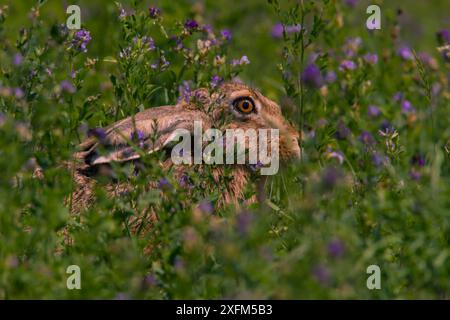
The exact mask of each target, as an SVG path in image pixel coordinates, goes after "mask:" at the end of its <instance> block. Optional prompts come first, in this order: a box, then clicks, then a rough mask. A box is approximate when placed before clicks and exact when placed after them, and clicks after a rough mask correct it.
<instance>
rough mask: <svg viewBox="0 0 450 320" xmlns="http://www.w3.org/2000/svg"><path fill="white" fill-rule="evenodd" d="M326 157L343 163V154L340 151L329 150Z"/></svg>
mask: <svg viewBox="0 0 450 320" xmlns="http://www.w3.org/2000/svg"><path fill="white" fill-rule="evenodd" d="M327 158H329V159H336V160H337V161H338V162H339V164H342V163H344V154H343V153H342V152H340V151H330V152H328V153H327Z"/></svg>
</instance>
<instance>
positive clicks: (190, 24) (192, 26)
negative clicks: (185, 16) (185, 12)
mask: <svg viewBox="0 0 450 320" xmlns="http://www.w3.org/2000/svg"><path fill="white" fill-rule="evenodd" d="M184 27H185V28H186V30H187V31H189V32H192V31H194V30H196V29H197V28H198V23H197V21H195V20H193V19H192V20H191V19H189V20H186V22H185V23H184Z"/></svg>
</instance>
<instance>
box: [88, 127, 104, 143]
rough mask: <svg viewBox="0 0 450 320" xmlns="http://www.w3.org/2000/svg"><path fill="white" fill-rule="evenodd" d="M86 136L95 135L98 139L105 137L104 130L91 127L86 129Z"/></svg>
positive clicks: (102, 139) (101, 139)
mask: <svg viewBox="0 0 450 320" xmlns="http://www.w3.org/2000/svg"><path fill="white" fill-rule="evenodd" d="M88 137H96V138H97V139H98V140H100V141H104V140H105V139H106V132H105V130H104V129H103V128H93V129H90V130H88Z"/></svg>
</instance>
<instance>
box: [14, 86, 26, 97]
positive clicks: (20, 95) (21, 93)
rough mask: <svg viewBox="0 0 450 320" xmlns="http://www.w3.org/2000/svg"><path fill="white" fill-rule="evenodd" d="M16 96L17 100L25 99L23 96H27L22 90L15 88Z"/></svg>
mask: <svg viewBox="0 0 450 320" xmlns="http://www.w3.org/2000/svg"><path fill="white" fill-rule="evenodd" d="M14 95H15V96H16V98H18V99H20V98H23V96H24V95H25V94H24V92H23V90H22V88H20V87H16V88H14Z"/></svg>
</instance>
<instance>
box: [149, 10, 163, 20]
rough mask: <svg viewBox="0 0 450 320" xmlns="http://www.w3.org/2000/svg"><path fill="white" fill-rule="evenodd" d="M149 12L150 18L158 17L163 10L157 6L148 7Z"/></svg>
mask: <svg viewBox="0 0 450 320" xmlns="http://www.w3.org/2000/svg"><path fill="white" fill-rule="evenodd" d="M148 14H149V16H150V18H152V19H156V18H158V17H159V16H160V15H161V10H160V9H159V8H157V7H150V8H148Z"/></svg>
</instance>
